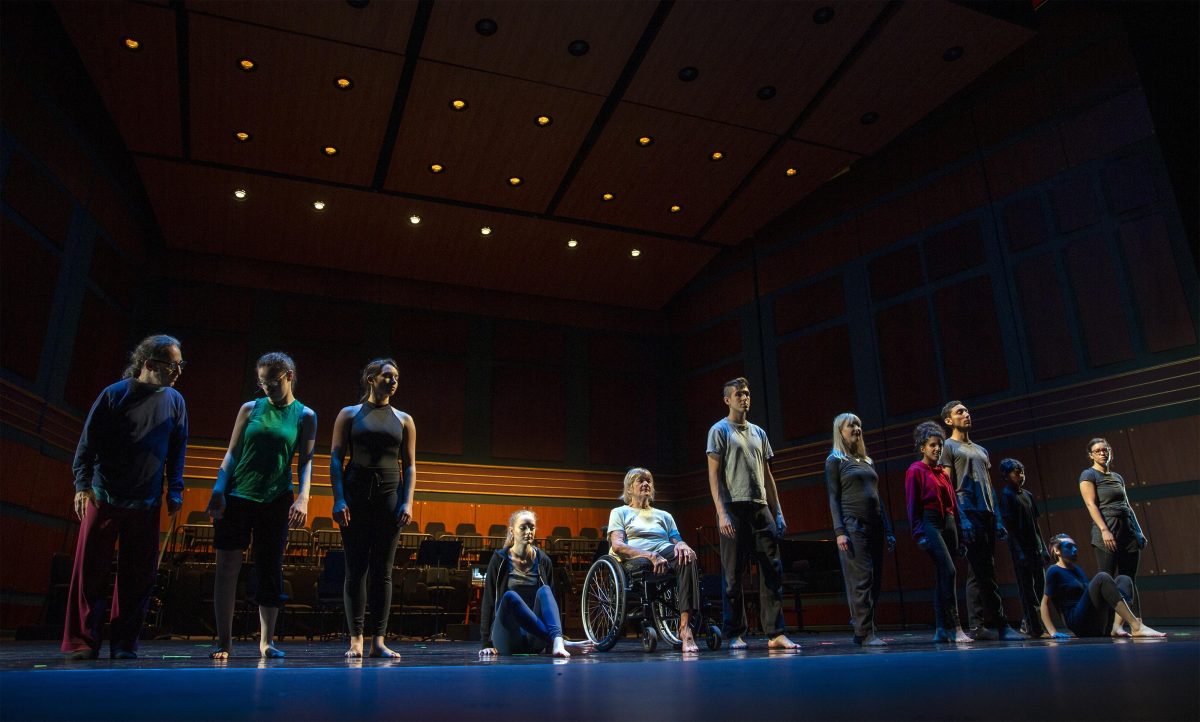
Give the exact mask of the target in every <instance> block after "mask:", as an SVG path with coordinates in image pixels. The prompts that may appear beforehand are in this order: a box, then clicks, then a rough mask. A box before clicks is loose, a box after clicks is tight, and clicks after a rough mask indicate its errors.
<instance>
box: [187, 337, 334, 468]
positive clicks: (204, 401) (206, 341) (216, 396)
mask: <svg viewBox="0 0 1200 722" xmlns="http://www.w3.org/2000/svg"><path fill="white" fill-rule="evenodd" d="M179 342H180V343H181V344H183V349H182V351H183V357H184V358H185V359H187V361H188V367H187V368H186V369H185V370H184V372H183V374H182V375H181V376H180V377H179V381H178V382H176V385H175V387H176V389H177V390H178V391H179V393H181V394H183V398H184V400H185V401H186V402H187V409H188V433H189V434H190V436H191V438H192V439H212V440H214V441H215V442H217V443H228V442H229V435H230V434H232V433H233V421H234V419H235V418H237V412H238V407H239V406H240V405H241V404H243V403H245V402H246V401H247V400H248V399H249V398H250V397H249V396H248V395H247V394H248V389H249V387H250V384H251V383H253V379H251V378H250V375H251V374H253V373H254V371H253V370H251V369H250V368H249V367H250V366H251V365H252V364H253V363H254V359H252V358H250V356H249V355H248V353H247V349H246V344H245V343H244V342H243V341H242V340H241V339H240V338H239V337H238V336H237V335H235V334H223V333H214V332H211V331H196V332H193V333H191V334H187V335H186V336H184V337H183V338H181V339H179ZM299 371H300V373H301V374H304V373H305V369H299ZM300 378H301V382H300V384H299V385H298V386H297V387H296V393H298V394H299V395H300V398H303V397H304V396H305V391H307V390H308V389H307V386H308V384H307V383H306V382H307V380H308V379H307V378H306V377H305V376H301V377H300ZM317 383H319V381H318V382H317ZM314 385H315V384H314ZM321 421H324V422H325V423H330V422H332V419H318V422H321ZM321 432H322V429H321V428H320V427H319V426H318V428H317V433H318V434H321ZM326 442H328V438H321V437H320V436H318V438H317V443H319V444H324V443H326Z"/></svg>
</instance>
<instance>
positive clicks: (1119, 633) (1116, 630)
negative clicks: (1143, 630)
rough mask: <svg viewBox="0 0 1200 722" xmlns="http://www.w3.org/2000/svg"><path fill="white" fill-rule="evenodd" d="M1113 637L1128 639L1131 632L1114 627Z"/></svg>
mask: <svg viewBox="0 0 1200 722" xmlns="http://www.w3.org/2000/svg"><path fill="white" fill-rule="evenodd" d="M1111 636H1113V637H1116V638H1118V639H1120V638H1121V637H1128V636H1129V632H1126V631H1125V628H1124V627H1113V628H1112V635H1111Z"/></svg>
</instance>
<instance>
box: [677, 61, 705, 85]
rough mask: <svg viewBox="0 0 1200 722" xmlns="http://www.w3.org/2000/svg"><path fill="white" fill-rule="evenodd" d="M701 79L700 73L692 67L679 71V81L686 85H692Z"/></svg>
mask: <svg viewBox="0 0 1200 722" xmlns="http://www.w3.org/2000/svg"><path fill="white" fill-rule="evenodd" d="M699 77H700V71H699V70H698V69H696V68H694V67H692V66H691V65H689V66H687V67H686V68H680V69H679V79H680V80H682V81H683V82H685V83H690V82H692V81H693V80H695V79H696V78H699Z"/></svg>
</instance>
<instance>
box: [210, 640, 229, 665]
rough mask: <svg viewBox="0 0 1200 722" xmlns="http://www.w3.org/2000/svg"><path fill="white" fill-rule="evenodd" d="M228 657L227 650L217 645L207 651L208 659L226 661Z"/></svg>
mask: <svg viewBox="0 0 1200 722" xmlns="http://www.w3.org/2000/svg"><path fill="white" fill-rule="evenodd" d="M230 656H231V655H230V654H229V648H228V647H224V646H221V645H219V644H218V645H217V646H215V647H213V648H212V649H210V650H208V658H209V659H218V660H222V661H224V660H226V659H229V657H230Z"/></svg>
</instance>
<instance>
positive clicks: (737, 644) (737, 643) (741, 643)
mask: <svg viewBox="0 0 1200 722" xmlns="http://www.w3.org/2000/svg"><path fill="white" fill-rule="evenodd" d="M729 648H730V649H745V648H746V640H745V638H744V637H736V638H735V639H734V640H733V641H732V642H730V643H729Z"/></svg>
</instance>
